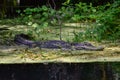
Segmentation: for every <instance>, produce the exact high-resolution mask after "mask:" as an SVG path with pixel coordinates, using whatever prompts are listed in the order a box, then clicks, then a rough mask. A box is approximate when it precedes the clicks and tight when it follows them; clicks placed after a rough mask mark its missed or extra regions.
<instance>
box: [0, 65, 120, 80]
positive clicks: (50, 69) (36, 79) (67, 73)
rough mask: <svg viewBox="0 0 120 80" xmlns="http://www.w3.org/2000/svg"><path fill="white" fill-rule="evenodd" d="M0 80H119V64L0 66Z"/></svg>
mask: <svg viewBox="0 0 120 80" xmlns="http://www.w3.org/2000/svg"><path fill="white" fill-rule="evenodd" d="M0 80H120V63H79V64H78V63H71V64H68V63H49V64H9V65H3V64H1V65H0Z"/></svg>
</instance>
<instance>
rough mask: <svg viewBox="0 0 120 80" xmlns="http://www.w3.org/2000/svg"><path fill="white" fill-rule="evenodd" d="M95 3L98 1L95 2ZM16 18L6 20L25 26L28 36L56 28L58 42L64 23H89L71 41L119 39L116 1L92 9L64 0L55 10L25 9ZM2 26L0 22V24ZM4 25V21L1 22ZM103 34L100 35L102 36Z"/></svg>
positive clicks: (119, 12) (119, 10)
mask: <svg viewBox="0 0 120 80" xmlns="http://www.w3.org/2000/svg"><path fill="white" fill-rule="evenodd" d="M97 1H98V0H97ZM17 12H18V14H19V15H20V16H19V17H18V18H15V19H13V21H14V23H13V21H11V20H8V23H11V24H25V25H28V26H29V27H31V28H32V30H29V31H28V34H32V35H33V34H34V35H35V36H36V37H39V36H40V35H39V33H40V32H41V29H44V28H46V27H48V26H59V28H60V39H62V36H61V31H62V27H63V24H64V23H66V22H69V23H71V22H75V23H85V22H87V23H92V24H94V25H92V26H90V27H86V30H85V31H84V32H78V33H76V32H73V34H74V38H73V41H75V42H79V41H83V40H86V39H87V40H97V41H102V40H113V41H115V40H119V38H120V1H119V0H115V1H114V3H112V4H111V3H107V4H105V5H98V6H94V5H93V4H92V3H90V4H88V3H83V2H79V3H75V4H72V0H67V1H66V2H65V3H63V6H62V7H61V8H60V9H59V10H55V9H53V8H51V6H45V5H44V6H42V7H35V8H26V9H25V10H24V11H23V12H21V10H17ZM0 23H1V24H2V21H1V22H0ZM5 23H6V22H5ZM103 35H104V36H103Z"/></svg>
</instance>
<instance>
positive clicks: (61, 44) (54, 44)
mask: <svg viewBox="0 0 120 80" xmlns="http://www.w3.org/2000/svg"><path fill="white" fill-rule="evenodd" d="M14 42H15V43H16V44H19V45H27V46H29V47H30V48H33V47H39V48H48V49H72V50H73V49H74V50H90V51H102V50H104V47H102V46H98V47H96V46H94V45H92V44H91V43H88V42H81V43H75V42H71V43H70V42H65V41H63V40H48V41H32V40H30V36H28V35H26V34H17V35H15V37H14Z"/></svg>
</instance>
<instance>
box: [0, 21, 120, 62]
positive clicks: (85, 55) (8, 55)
mask: <svg viewBox="0 0 120 80" xmlns="http://www.w3.org/2000/svg"><path fill="white" fill-rule="evenodd" d="M77 25H79V27H78V26H77ZM83 25H84V24H79V23H77V24H75V27H74V24H70V25H69V24H65V27H64V28H62V36H63V37H62V39H63V40H65V41H72V40H71V39H72V38H73V37H74V35H73V32H79V31H84V30H85V29H84V27H83ZM71 26H72V27H71ZM84 26H87V25H84ZM25 27H26V28H25ZM0 28H1V29H2V28H7V29H9V30H2V31H0V34H1V35H0V63H1V64H14V63H49V62H61V63H85V62H119V61H120V42H114V43H113V42H101V43H98V42H91V41H89V42H90V43H92V44H93V45H95V46H99V45H100V46H103V47H104V48H105V49H104V50H103V51H85V50H61V49H57V50H56V49H39V48H38V47H36V48H28V47H27V46H24V45H21V46H19V45H15V44H14V43H12V41H13V39H14V35H15V34H18V33H21V32H26V31H28V28H29V26H25V25H0ZM40 35H41V36H40V38H39V39H38V40H41V39H45V40H46V39H47V40H53V39H54V40H59V27H51V28H45V29H41V33H40ZM3 43H5V45H4V44H3ZM9 44H13V45H9Z"/></svg>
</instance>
